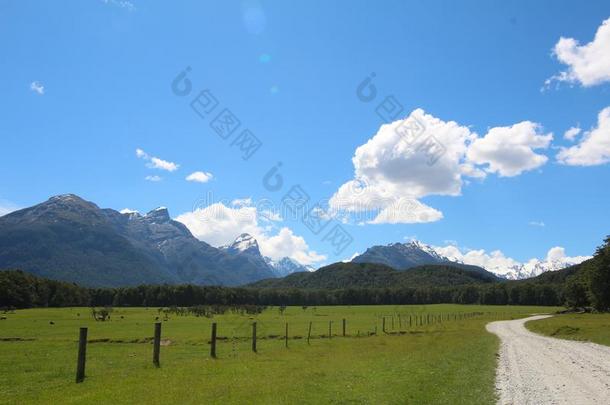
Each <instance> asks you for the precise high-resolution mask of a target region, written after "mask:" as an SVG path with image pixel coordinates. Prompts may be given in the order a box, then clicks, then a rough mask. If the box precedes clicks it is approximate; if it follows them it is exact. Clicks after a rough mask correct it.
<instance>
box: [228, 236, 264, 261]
mask: <svg viewBox="0 0 610 405" xmlns="http://www.w3.org/2000/svg"><path fill="white" fill-rule="evenodd" d="M220 249H222V250H224V251H226V252H228V253H232V254H241V253H246V254H250V255H255V256H260V255H261V251H260V249H259V247H258V242H257V241H256V239H254V237H253V236H252V235H250V234H248V233H242V234H241V235H239V236H238V237H237V238H235V240H234V241H233V243H231V244H230V245H227V246H222V247H221V248H220Z"/></svg>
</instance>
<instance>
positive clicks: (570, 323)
mask: <svg viewBox="0 0 610 405" xmlns="http://www.w3.org/2000/svg"><path fill="white" fill-rule="evenodd" d="M525 326H526V327H527V328H528V329H529V330H531V331H532V332H536V333H540V334H542V335H547V336H553V337H556V338H561V339H570V340H581V341H588V342H595V343H599V344H602V345H606V346H610V314H565V315H557V316H554V317H552V318H547V319H541V320H539V321H530V322H527V323H526V324H525Z"/></svg>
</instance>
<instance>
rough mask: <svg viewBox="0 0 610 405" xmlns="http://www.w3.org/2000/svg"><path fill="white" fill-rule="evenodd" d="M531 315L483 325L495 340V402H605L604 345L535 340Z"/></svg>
mask: <svg viewBox="0 0 610 405" xmlns="http://www.w3.org/2000/svg"><path fill="white" fill-rule="evenodd" d="M544 318H548V315H547V316H544V315H542V316H532V317H530V318H526V319H518V320H514V321H499V322H491V323H489V324H487V330H488V331H489V332H491V333H495V334H496V335H498V336H499V337H500V340H501V344H500V357H499V359H498V369H497V374H496V389H497V391H498V397H499V400H498V404H502V405H505V404H506V405H509V404H510V405H522V404H523V405H525V404H532V405H534V404H535V405H540V404H571V405H581V404H582V405H584V404H595V405H604V404H610V347H606V346H601V345H597V344H595V343H585V342H574V341H569V340H562V339H555V338H550V337H546V336H541V335H538V334H535V333H532V332H530V331H528V330H527V329H526V328H525V325H524V324H525V322H527V321H531V320H536V319H544Z"/></svg>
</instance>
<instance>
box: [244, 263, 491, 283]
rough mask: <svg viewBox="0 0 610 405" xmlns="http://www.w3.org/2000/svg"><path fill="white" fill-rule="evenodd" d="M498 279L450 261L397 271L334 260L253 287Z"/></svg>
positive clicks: (468, 281)
mask: <svg viewBox="0 0 610 405" xmlns="http://www.w3.org/2000/svg"><path fill="white" fill-rule="evenodd" d="M500 281H501V279H500V278H498V277H496V276H495V275H493V274H491V273H489V272H484V273H483V272H481V271H479V269H466V268H460V267H454V266H452V265H425V266H420V267H415V268H412V269H410V270H409V271H397V270H395V269H393V268H391V267H388V266H386V265H384V264H376V263H335V264H331V265H330V266H326V267H322V268H320V269H318V270H317V271H315V272H307V273H295V274H291V275H289V276H287V277H284V278H280V279H268V280H261V281H258V282H256V283H253V284H252V286H254V287H265V288H315V289H340V288H400V287H425V286H430V287H441V286H453V285H466V284H481V283H496V282H500Z"/></svg>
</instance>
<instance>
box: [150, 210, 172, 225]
mask: <svg viewBox="0 0 610 405" xmlns="http://www.w3.org/2000/svg"><path fill="white" fill-rule="evenodd" d="M144 217H145V218H146V219H147V220H149V221H152V222H156V223H163V222H167V221H169V220H170V217H169V211H168V210H167V208H166V207H159V208H155V209H154V210H152V211H150V212H149V213H148V214H146V215H145V216H144Z"/></svg>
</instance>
